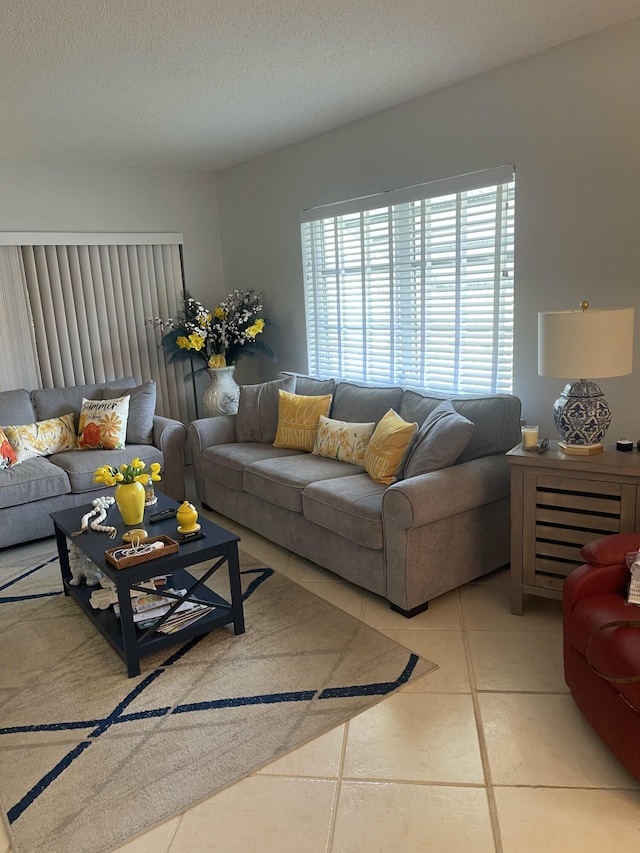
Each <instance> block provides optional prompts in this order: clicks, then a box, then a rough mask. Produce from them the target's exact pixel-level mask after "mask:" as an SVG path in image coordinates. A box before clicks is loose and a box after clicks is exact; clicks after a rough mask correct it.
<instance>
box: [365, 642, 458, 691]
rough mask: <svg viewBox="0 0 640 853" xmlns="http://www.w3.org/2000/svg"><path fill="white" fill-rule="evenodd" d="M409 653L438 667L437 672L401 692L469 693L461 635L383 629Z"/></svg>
mask: <svg viewBox="0 0 640 853" xmlns="http://www.w3.org/2000/svg"><path fill="white" fill-rule="evenodd" d="M382 633H383V634H386V635H387V637H390V638H391V639H392V640H395V641H396V642H397V643H401V644H402V645H403V646H406V647H407V648H408V649H411V651H412V652H415V653H416V654H418V655H420V656H421V657H424V658H427V660H430V661H431V662H432V663H436V664H438V667H439V669H437V670H435V671H434V672H430V673H429V675H427V676H425V677H424V678H419V679H418V680H417V681H414V682H412V683H411V684H408V685H407V686H406V687H404V688H403V692H406V693H470V692H471V685H470V682H469V670H468V668H467V658H466V655H465V650H464V642H463V640H462V631H420V630H414V631H407V630H405V631H402V630H397V629H396V628H383V629H382Z"/></svg>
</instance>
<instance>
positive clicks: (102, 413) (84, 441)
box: [78, 395, 131, 450]
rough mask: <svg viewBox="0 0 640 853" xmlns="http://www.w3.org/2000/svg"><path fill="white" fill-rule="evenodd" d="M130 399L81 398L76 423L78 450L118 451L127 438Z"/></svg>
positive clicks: (125, 397)
mask: <svg viewBox="0 0 640 853" xmlns="http://www.w3.org/2000/svg"><path fill="white" fill-rule="evenodd" d="M130 400H131V397H130V396H129V395H126V396H124V397H116V398H114V399H112V400H87V399H86V398H84V397H83V398H82V409H81V410H80V420H79V421H78V450H95V449H96V448H104V449H105V450H120V449H122V448H123V447H124V445H125V440H126V437H127V420H128V418H129V401H130Z"/></svg>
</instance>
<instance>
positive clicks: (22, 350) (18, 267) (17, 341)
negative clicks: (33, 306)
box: [0, 246, 41, 391]
mask: <svg viewBox="0 0 640 853" xmlns="http://www.w3.org/2000/svg"><path fill="white" fill-rule="evenodd" d="M0 305H1V306H2V310H0V341H2V344H1V345H0V346H1V355H2V357H1V358H0V391H13V390H14V389H15V388H29V389H31V388H40V387H41V377H40V368H39V366H38V354H37V351H36V340H35V336H34V333H33V321H32V318H31V311H30V309H29V300H28V296H27V282H26V279H25V275H24V268H23V266H22V257H21V255H20V250H19V249H18V247H17V246H0Z"/></svg>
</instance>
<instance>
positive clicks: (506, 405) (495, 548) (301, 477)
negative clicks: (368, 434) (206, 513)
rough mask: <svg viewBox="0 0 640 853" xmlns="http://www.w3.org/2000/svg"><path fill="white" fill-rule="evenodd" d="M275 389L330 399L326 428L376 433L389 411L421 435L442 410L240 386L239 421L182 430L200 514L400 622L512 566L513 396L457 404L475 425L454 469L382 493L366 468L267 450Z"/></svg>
mask: <svg viewBox="0 0 640 853" xmlns="http://www.w3.org/2000/svg"><path fill="white" fill-rule="evenodd" d="M280 388H281V389H282V390H288V391H290V392H295V393H296V394H302V395H322V394H326V393H331V394H332V395H333V397H332V406H331V411H330V417H331V418H332V419H337V420H341V421H347V422H357V423H362V422H376V423H377V422H379V421H380V419H381V418H382V417H383V416H384V415H385V413H386V412H387V411H388V410H389V409H390V408H392V409H394V411H395V412H397V413H398V414H399V415H400V416H401V417H402V418H403V419H404V420H406V421H410V422H416V423H417V424H418V426H420V425H421V424H423V422H424V421H425V419H427V417H428V416H429V415H430V414H431V413H432V412H433V411H434V410H435V409H436V407H438V406H439V405H440V404H441V403H442V402H443V401H442V398H437V397H432V396H428V395H426V394H423V393H421V392H419V391H415V390H410V389H403V388H400V387H390V388H379V387H373V386H371V387H368V386H362V385H357V384H355V383H349V382H339V383H334V381H333V380H318V379H314V378H311V377H304V376H300V375H295V374H293V375H286V374H283V375H282V379H281V380H280V381H279V382H278V381H276V382H273V383H265V384H264V385H262V386H243V388H242V389H241V395H240V407H239V410H238V414H237V415H223V416H221V417H215V418H202V419H199V420H196V421H193V422H192V423H191V424H189V427H188V435H189V441H190V445H191V448H192V453H193V459H194V472H195V483H196V491H197V495H198V498H199V499H200V501H201V502H202V503H203V505H204V506H205V507H209V508H212V509H214V510H215V511H216V512H219V513H221V514H222V515H224V516H226V517H228V518H231V519H233V520H235V521H237V522H240V523H241V524H243V525H245V526H246V527H249V528H250V529H252V530H255V531H256V532H258V533H260V534H261V535H262V536H265V537H266V538H268V539H270V540H271V541H273V542H276V543H277V544H279V545H281V546H283V547H285V548H287V549H289V550H291V551H293V552H295V553H296V554H300V555H301V556H303V557H306V558H308V559H310V560H313V561H314V562H315V563H318V564H319V565H321V566H324V567H325V568H327V569H329V570H330V571H332V572H335V573H336V574H337V575H340V576H341V577H343V578H345V579H346V580H349V581H352V582H353V583H355V584H358V585H359V586H361V587H363V588H365V589H367V590H370V591H371V592H374V593H377V594H378V595H381V596H383V597H384V598H386V599H387V600H388V601H389V602H390V604H391V606H392V607H393V608H394V609H395V610H398V611H399V612H401V613H403V614H404V615H405V616H412V615H414V614H415V613H418V612H420V611H421V610H424V609H425V607H426V606H427V604H428V602H429V600H430V599H432V598H434V597H436V596H438V595H441V594H442V593H445V592H447V591H449V590H451V589H454V588H456V587H458V586H460V585H462V584H464V583H466V582H467V581H470V580H473V579H474V578H477V577H480V576H481V575H483V574H486V573H487V572H490V571H493V570H494V569H497V568H499V567H500V566H502V565H504V564H506V563H508V561H509V544H510V499H509V471H508V466H507V464H506V461H505V459H504V454H505V452H506V451H508V450H509V449H510V448H512V447H513V446H514V445H515V444H517V442H518V441H519V424H520V400H519V399H518V398H517V397H514V396H511V395H494V396H484V397H473V398H472V397H469V398H462V397H461V398H456V399H452V401H451V402H452V403H453V407H454V409H455V410H456V412H459V413H460V414H462V415H463V416H464V417H465V418H467V419H468V420H469V421H471V422H472V423H473V424H474V427H473V431H472V435H471V439H470V440H469V443H468V444H467V446H466V448H465V449H464V451H463V452H462V454H461V455H460V457H459V458H458V459H457V460H456V461H455V464H451V465H449V467H446V468H440V469H438V470H433V471H430V472H429V473H422V474H419V475H417V476H410V477H407V478H405V479H401V480H399V481H398V482H395V483H393V484H391V485H384V484H382V483H378V482H374V481H373V480H372V479H371V478H370V477H369V475H368V474H367V473H366V472H364V470H363V468H362V467H358V466H356V465H351V464H348V463H345V462H340V461H337V460H335V459H327V458H323V457H319V456H314V455H312V454H310V453H304V452H301V451H299V450H288V449H285V448H277V447H274V446H273V444H272V442H273V440H274V435H275V432H276V426H277V417H278V409H277V405H278V404H277V399H278V398H277V396H276V395H277V391H278V389H280ZM454 416H455V413H454ZM238 437H239V438H241V439H242V440H240V441H238V440H237V438H238ZM247 439H249V440H247Z"/></svg>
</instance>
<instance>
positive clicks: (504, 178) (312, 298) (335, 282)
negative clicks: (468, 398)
mask: <svg viewBox="0 0 640 853" xmlns="http://www.w3.org/2000/svg"><path fill="white" fill-rule="evenodd" d="M514 189H515V180H514V170H513V167H512V166H503V167H500V168H498V169H492V170H487V171H483V172H475V173H473V174H470V175H463V176H460V177H458V178H452V179H449V180H444V181H436V182H433V183H429V184H421V185H419V186H415V187H409V188H407V189H403V190H394V191H391V192H387V193H383V194H381V195H376V196H369V197H366V198H363V199H355V200H352V201H348V202H342V203H338V204H335V205H327V206H325V207H321V208H314V209H311V210H307V211H303V213H302V216H301V231H302V253H303V264H304V290H305V306H306V316H307V345H308V357H309V372H310V373H312V374H314V375H318V376H334V377H338V378H341V379H351V380H366V381H367V382H372V383H394V384H399V385H408V386H413V387H420V388H428V389H430V390H433V391H439V392H444V393H454V394H464V393H510V392H511V390H512V374H513V237H514V233H513V232H514Z"/></svg>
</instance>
